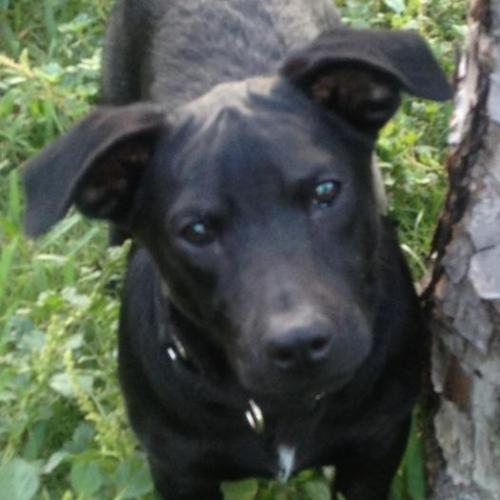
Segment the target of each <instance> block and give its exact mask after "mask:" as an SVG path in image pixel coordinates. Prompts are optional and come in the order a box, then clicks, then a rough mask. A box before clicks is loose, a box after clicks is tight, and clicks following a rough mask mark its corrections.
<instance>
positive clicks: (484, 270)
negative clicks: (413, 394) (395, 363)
mask: <svg viewBox="0 0 500 500" xmlns="http://www.w3.org/2000/svg"><path fill="white" fill-rule="evenodd" d="M468 25H469V29H468V32H469V35H468V40H467V43H466V49H465V51H464V56H463V58H462V61H461V63H460V67H459V70H458V74H457V97H456V101H455V113H454V118H453V121H452V130H451V134H450V146H451V153H450V157H449V162H448V173H449V181H450V190H449V194H448V198H447V203H446V207H445V210H444V212H443V215H442V217H441V220H440V223H439V225H438V230H437V233H436V237H435V240H434V249H435V254H434V257H435V259H436V263H435V267H434V274H433V279H432V282H431V284H430V286H429V288H428V289H427V293H426V296H427V300H428V305H429V306H430V307H429V311H430V318H431V332H432V356H431V357H432V367H431V380H432V387H433V390H434V393H435V394H436V395H437V399H438V407H437V411H436V414H435V416H434V436H435V447H434V448H435V449H434V451H435V453H434V460H432V461H431V464H432V466H431V469H432V470H431V478H432V479H433V482H432V494H431V496H430V498H432V499H433V500H500V0H470V9H469V19H468Z"/></svg>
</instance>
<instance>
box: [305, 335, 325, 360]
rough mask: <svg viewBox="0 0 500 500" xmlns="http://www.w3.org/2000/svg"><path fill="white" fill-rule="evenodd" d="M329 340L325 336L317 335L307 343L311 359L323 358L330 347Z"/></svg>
mask: <svg viewBox="0 0 500 500" xmlns="http://www.w3.org/2000/svg"><path fill="white" fill-rule="evenodd" d="M329 344H330V342H329V340H328V338H327V337H317V338H314V339H312V340H311V342H310V344H309V355H310V356H311V359H312V360H313V361H315V360H316V358H323V357H324V356H325V355H326V354H327V352H328V351H329V349H330V345H329Z"/></svg>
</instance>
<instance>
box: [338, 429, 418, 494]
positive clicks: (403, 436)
mask: <svg viewBox="0 0 500 500" xmlns="http://www.w3.org/2000/svg"><path fill="white" fill-rule="evenodd" d="M410 423H411V419H408V420H405V421H404V422H403V423H402V424H400V425H399V427H397V428H396V429H394V432H393V433H392V436H391V437H389V438H388V439H386V440H384V442H381V443H380V444H379V445H378V446H375V447H374V448H371V449H366V450H365V452H362V453H360V454H359V455H358V456H357V457H350V459H349V460H345V461H343V462H342V461H341V462H338V461H337V465H336V476H335V484H334V491H333V492H332V493H333V494H332V498H336V496H335V495H336V494H338V493H340V494H342V496H343V497H344V498H345V499H346V500H387V498H388V497H389V490H390V486H391V481H392V479H393V477H394V476H395V475H396V472H397V470H398V466H399V463H400V461H401V457H402V455H403V452H404V449H405V446H406V442H407V438H408V432H409V429H410Z"/></svg>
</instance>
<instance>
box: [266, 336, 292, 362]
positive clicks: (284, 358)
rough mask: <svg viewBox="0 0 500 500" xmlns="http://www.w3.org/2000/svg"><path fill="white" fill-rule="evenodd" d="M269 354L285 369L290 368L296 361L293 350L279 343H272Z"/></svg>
mask: <svg viewBox="0 0 500 500" xmlns="http://www.w3.org/2000/svg"><path fill="white" fill-rule="evenodd" d="M269 356H270V358H271V359H272V360H273V361H274V362H275V364H276V365H277V366H279V367H280V368H283V369H286V368H289V367H290V366H291V365H293V364H294V362H295V360H294V352H293V350H292V349H289V348H288V347H287V346H283V345H279V343H273V342H272V343H271V344H270V346H269Z"/></svg>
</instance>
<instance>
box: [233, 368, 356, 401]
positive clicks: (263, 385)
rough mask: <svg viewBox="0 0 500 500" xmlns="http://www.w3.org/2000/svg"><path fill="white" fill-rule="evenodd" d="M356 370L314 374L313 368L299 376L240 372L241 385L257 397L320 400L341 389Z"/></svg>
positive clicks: (285, 399)
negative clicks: (253, 374)
mask: <svg viewBox="0 0 500 500" xmlns="http://www.w3.org/2000/svg"><path fill="white" fill-rule="evenodd" d="M355 373H356V371H349V372H344V373H335V374H321V375H320V374H316V373H314V370H311V371H310V372H309V373H307V372H303V373H302V374H300V376H290V375H285V376H283V375H277V376H272V375H260V376H259V375H255V376H252V375H250V374H249V373H248V372H247V371H244V372H243V373H241V374H240V376H239V379H240V383H241V385H243V387H245V389H246V390H247V391H248V392H249V393H250V394H254V395H255V396H256V397H257V398H260V399H262V398H264V399H275V400H279V401H293V400H301V401H306V400H320V399H322V398H323V397H324V396H325V395H327V394H333V393H336V392H339V391H341V390H342V389H343V388H344V387H345V386H347V385H348V384H349V382H350V381H351V380H352V379H353V378H354V376H355Z"/></svg>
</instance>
